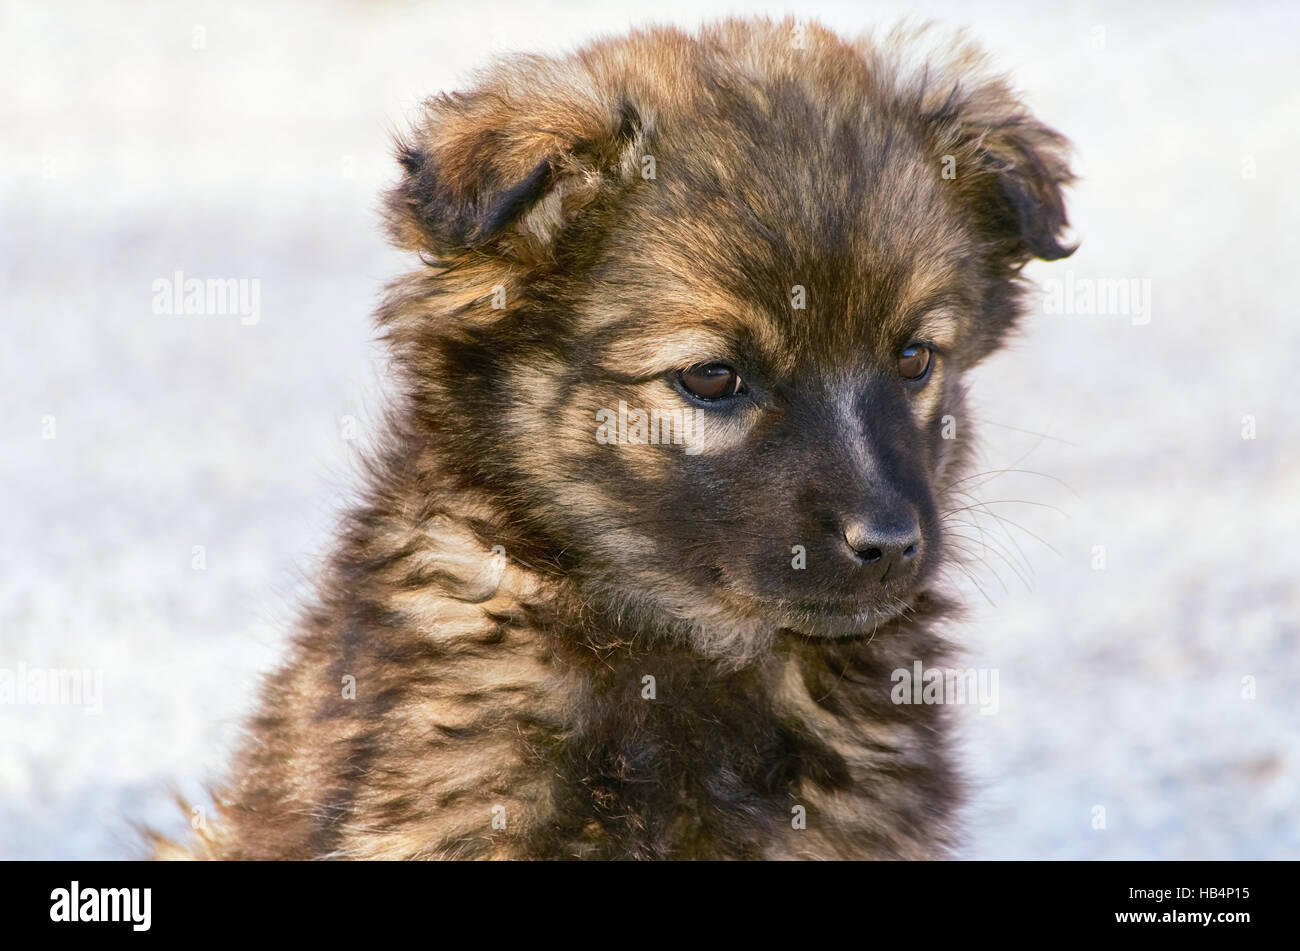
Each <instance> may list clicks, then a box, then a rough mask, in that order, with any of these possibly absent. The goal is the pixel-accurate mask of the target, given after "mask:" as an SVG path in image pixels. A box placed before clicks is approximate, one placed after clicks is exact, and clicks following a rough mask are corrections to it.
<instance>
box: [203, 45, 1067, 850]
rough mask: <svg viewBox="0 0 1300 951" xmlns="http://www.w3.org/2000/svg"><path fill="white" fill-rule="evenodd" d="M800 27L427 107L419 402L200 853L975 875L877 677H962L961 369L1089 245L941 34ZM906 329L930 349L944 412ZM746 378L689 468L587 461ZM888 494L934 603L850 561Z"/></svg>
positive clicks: (640, 448)
mask: <svg viewBox="0 0 1300 951" xmlns="http://www.w3.org/2000/svg"><path fill="white" fill-rule="evenodd" d="M795 29H796V27H795V24H793V23H791V22H785V23H771V22H767V21H729V22H726V23H722V24H719V25H716V26H713V27H709V28H706V29H704V30H703V31H702V32H701V33H699V34H698V35H688V34H686V33H683V32H680V31H678V30H674V29H651V30H644V31H640V32H636V33H633V34H631V35H630V36H627V37H624V38H619V39H613V40H606V41H601V42H598V43H595V44H593V45H590V46H588V47H586V48H585V49H583V50H581V51H580V52H578V53H576V54H574V55H571V56H566V57H563V58H556V59H549V58H539V57H524V58H516V59H511V60H508V61H506V62H503V63H500V64H498V65H496V66H494V67H492V68H491V69H489V70H488V71H486V72H485V73H484V74H482V76H481V77H480V78H479V80H478V82H477V84H476V85H474V86H473V88H472V89H471V90H470V91H469V92H467V93H463V94H456V95H444V96H439V97H437V98H435V99H433V100H431V101H430V102H429V103H428V104H427V105H426V107H425V110H424V114H423V116H422V117H421V119H420V121H419V123H418V124H417V125H416V127H415V129H414V131H413V132H412V134H411V135H410V136H409V137H408V138H407V139H406V140H405V141H404V142H402V143H401V145H400V148H399V159H400V161H401V163H402V166H403V168H404V177H403V179H402V181H401V182H400V184H399V185H398V186H397V187H396V188H395V189H394V190H393V192H392V194H391V195H390V196H389V199H388V206H387V207H388V217H389V222H390V226H391V231H392V234H393V236H394V239H395V240H396V242H397V243H398V244H399V245H400V246H402V247H404V248H407V249H410V250H413V251H417V252H419V253H420V254H421V255H422V256H423V259H424V263H425V266H424V267H423V268H422V269H421V270H419V271H418V272H417V273H415V274H412V275H411V276H410V277H408V278H406V279H405V280H403V281H400V282H398V283H397V284H396V285H395V286H394V287H393V288H392V290H391V294H390V296H389V299H388V301H387V303H386V304H385V306H384V307H383V309H382V311H381V312H380V315H379V320H380V324H381V326H382V328H383V331H384V333H385V336H386V339H387V341H388V344H389V346H390V347H391V350H392V354H393V356H394V358H395V361H394V362H395V365H396V367H397V368H398V373H399V383H400V390H401V399H400V400H399V401H398V403H397V405H396V406H395V407H394V408H393V409H392V412H391V414H390V425H389V433H388V435H387V437H386V440H385V442H384V449H383V450H382V452H380V453H379V454H378V457H377V458H376V459H374V460H373V462H372V465H371V474H370V478H369V483H368V489H367V501H366V503H365V504H364V505H362V506H361V507H360V508H358V509H357V510H356V511H355V512H354V513H353V514H352V515H351V516H350V517H349V518H348V520H347V523H346V525H345V527H344V529H343V531H342V534H341V538H340V540H339V543H338V546H337V550H336V554H335V556H334V558H333V559H332V562H331V564H330V567H329V569H328V571H327V573H326V574H325V576H324V578H323V580H322V583H321V587H320V591H321V593H320V597H319V601H318V603H317V604H316V606H315V607H314V608H313V609H312V610H311V611H309V612H308V613H307V614H306V616H305V617H304V618H303V620H302V622H301V624H300V625H299V628H298V631H297V633H296V636H295V638H294V641H293V646H292V649H291V651H290V654H289V656H288V660H287V662H286V663H285V665H284V666H283V667H282V668H281V669H280V670H279V671H278V672H277V673H275V674H274V675H273V676H271V677H270V678H269V679H268V680H267V682H266V686H265V691H264V695H263V698H262V702H261V708H260V710H259V712H258V713H257V715H256V716H255V717H254V718H253V719H252V721H251V722H250V724H249V737H248V741H247V743H246V745H245V747H244V749H243V752H242V753H241V755H240V756H239V758H238V761H237V763H236V766H235V769H234V774H233V777H232V778H231V782H230V785H229V787H228V789H227V790H226V791H225V792H224V793H222V794H221V796H220V797H219V799H220V801H221V803H222V808H221V815H220V816H219V817H218V820H217V821H216V822H215V823H214V824H213V826H212V827H211V828H210V829H208V830H205V831H203V832H202V833H201V835H200V837H199V839H198V841H196V843H194V844H193V845H192V846H187V847H185V848H184V849H183V851H187V852H190V853H192V854H195V855H199V856H204V857H218V858H322V857H346V858H511V857H518V858H532V857H555V858H563V857H593V858H728V857H730V858H805V857H807V858H814V857H827V858H833V857H842V858H929V857H939V856H943V855H945V854H947V853H948V850H949V848H950V847H951V846H952V845H953V842H954V829H955V827H956V822H955V819H954V810H955V808H956V806H957V805H958V803H959V799H960V782H959V780H958V778H957V776H956V775H955V772H954V769H953V767H952V766H951V764H950V762H949V756H948V752H947V750H946V747H945V744H946V740H945V737H946V730H945V723H944V715H943V712H942V710H943V708H942V707H937V706H899V705H895V704H894V703H892V702H891V700H890V689H891V686H892V684H891V679H890V672H891V671H892V670H894V669H896V668H909V669H910V668H911V666H912V663H913V662H914V661H916V660H920V661H922V662H923V663H924V664H926V665H934V664H941V663H943V662H944V658H945V655H946V651H947V647H946V645H945V642H944V640H943V639H942V637H941V636H940V635H939V634H938V633H936V631H935V625H936V623H937V621H939V620H940V619H941V618H942V617H944V616H945V615H946V614H948V613H949V612H950V610H951V608H950V606H949V605H948V604H947V602H946V599H945V598H944V597H943V595H942V590H941V588H942V585H941V581H940V579H941V575H942V572H941V570H940V569H941V568H942V566H943V565H944V564H945V563H946V561H947V559H948V557H949V555H948V552H947V551H946V549H945V547H944V539H943V515H944V513H945V512H947V511H949V510H950V509H951V508H952V507H953V506H954V505H955V504H956V503H955V501H954V499H955V498H956V495H955V491H954V489H953V485H954V483H955V482H956V481H957V480H958V479H960V477H961V476H962V474H963V471H964V470H963V467H964V465H965V463H966V456H967V454H968V447H969V440H968V437H967V433H966V428H967V427H966V421H965V416H964V414H963V393H962V386H961V374H962V373H963V372H964V371H965V370H967V369H968V368H969V367H970V366H972V365H973V364H975V363H976V362H977V361H979V360H980V359H982V358H983V357H984V356H986V355H987V354H988V353H990V352H992V351H993V350H994V349H995V348H996V347H997V346H998V345H999V343H1000V342H1001V341H1002V340H1003V339H1004V337H1005V336H1006V334H1007V333H1008V332H1009V331H1010V330H1011V328H1012V327H1013V324H1014V322H1015V319H1016V316H1017V307H1018V300H1019V294H1020V285H1019V281H1018V273H1019V269H1020V267H1021V266H1022V265H1023V264H1024V263H1025V262H1026V261H1028V260H1029V259H1030V258H1032V257H1045V258H1055V257H1061V256H1064V255H1065V254H1067V253H1069V249H1067V248H1064V247H1062V246H1061V245H1060V244H1059V243H1058V237H1059V234H1060V232H1061V230H1062V229H1063V228H1064V226H1065V224H1066V217H1065V211H1064V206H1063V204H1062V197H1061V188H1062V186H1063V185H1064V184H1066V183H1067V182H1068V181H1069V172H1068V170H1067V167H1066V164H1065V161H1064V158H1063V152H1064V140H1063V139H1061V138H1060V136H1058V135H1057V134H1056V133H1054V132H1053V131H1051V130H1050V129H1048V128H1046V127H1045V126H1043V125H1041V124H1040V123H1038V122H1037V121H1035V120H1034V119H1033V118H1032V117H1030V116H1029V115H1027V114H1026V113H1025V111H1024V110H1023V108H1022V106H1021V105H1020V103H1019V102H1018V101H1017V99H1016V98H1015V97H1014V96H1013V95H1012V93H1011V92H1010V91H1009V89H1008V87H1007V86H1006V85H1005V84H1004V83H1003V82H1002V81H1001V80H998V79H994V78H988V77H986V76H984V75H983V74H982V73H981V72H980V69H981V66H980V62H979V57H978V56H977V54H975V53H974V52H972V51H971V50H969V49H968V48H965V47H962V46H960V45H956V46H950V47H948V48H946V49H944V50H942V51H941V52H940V53H939V54H937V55H936V56H934V57H931V58H930V59H928V60H923V61H921V62H918V63H916V64H915V65H912V66H908V65H907V60H908V57H910V56H912V55H914V51H915V49H916V48H917V47H919V45H920V44H921V43H922V42H923V40H924V37H923V36H916V35H913V36H902V35H895V36H892V37H891V38H889V39H887V40H885V41H883V42H875V41H872V40H869V39H861V40H857V41H854V42H845V41H843V40H841V39H839V38H837V37H836V36H834V35H833V34H831V33H829V32H827V31H825V30H822V29H820V28H818V27H815V26H810V27H807V28H806V30H805V31H804V32H803V33H802V34H801V36H802V42H801V43H796V42H792V39H793V38H794V36H795ZM645 156H653V157H654V160H655V166H656V168H655V176H654V178H647V177H645V176H644V175H643V174H642V170H643V168H644V167H645V165H644V163H645ZM944 156H951V157H952V158H951V164H952V166H953V167H955V169H956V178H955V179H954V178H951V177H949V178H945V177H943V175H942V174H941V172H942V169H943V167H944V161H945V160H944ZM796 285H799V286H801V287H803V288H805V290H806V293H807V306H806V308H805V309H802V310H797V309H792V307H791V293H792V288H794V287H795V286H796ZM494 299H495V301H496V303H498V304H499V303H501V302H502V301H503V300H504V302H505V306H504V307H503V308H502V307H494V306H493V302H494ZM909 339H925V340H930V341H932V342H933V343H934V344H935V347H936V351H937V353H938V356H937V357H936V359H937V361H938V362H937V364H936V366H935V369H934V371H933V374H934V375H933V377H932V378H930V379H929V381H928V382H927V383H926V384H925V385H924V388H923V389H920V388H918V389H916V390H915V392H913V391H911V390H908V391H904V390H903V389H901V388H900V384H899V382H898V381H897V379H896V375H894V369H893V368H894V362H893V361H895V360H896V353H897V350H898V348H899V347H901V346H903V345H905V344H907V342H908V340H909ZM723 357H726V358H728V359H729V360H731V361H732V362H733V363H735V364H736V365H737V366H738V367H740V368H741V375H742V377H745V378H746V379H748V380H751V381H752V382H753V387H754V389H753V392H752V394H751V397H750V398H747V399H746V400H745V401H741V402H738V403H736V404H735V405H734V407H733V408H732V409H727V410H718V409H714V408H709V409H707V411H705V412H704V413H703V414H702V415H703V418H704V421H703V423H702V424H701V426H702V430H701V433H700V437H699V441H700V444H701V446H702V450H701V451H700V452H699V453H698V454H697V455H694V456H691V455H687V454H685V453H684V452H683V451H682V447H680V446H663V445H601V444H598V442H597V441H596V439H595V438H594V432H595V423H594V422H593V420H594V418H595V417H594V412H595V410H598V409H600V408H602V407H616V406H617V405H618V402H619V401H620V400H623V401H626V402H627V403H628V405H629V406H633V407H645V408H663V409H673V408H678V409H680V408H681V407H682V405H683V402H684V401H686V402H688V400H687V398H686V397H685V396H683V395H682V394H681V393H680V392H679V391H677V390H675V389H674V388H673V386H672V385H671V384H670V383H669V382H666V381H668V380H671V379H672V374H673V373H674V372H675V371H678V370H682V369H684V368H686V367H689V366H691V365H693V364H697V363H700V362H702V361H707V360H716V359H721V358H723ZM746 374H748V376H746ZM945 415H949V416H953V417H954V418H955V419H957V420H958V421H959V428H960V434H961V436H960V438H958V439H956V440H951V439H943V438H941V437H940V428H941V419H942V418H943V417H944V416H945ZM891 500H893V501H891ZM897 500H907V501H908V503H909V504H911V505H914V506H915V507H916V509H917V511H919V512H920V523H921V526H922V529H921V530H922V532H923V545H924V548H923V562H922V567H921V568H920V569H918V574H917V575H916V576H915V578H914V579H913V581H911V582H908V583H907V584H906V585H905V584H904V583H903V582H902V581H897V582H891V581H889V580H888V573H887V572H886V573H885V576H884V577H882V578H878V577H875V576H872V577H869V578H868V577H866V576H863V575H861V573H860V572H861V568H860V566H856V565H855V564H850V563H849V562H848V561H846V560H844V558H842V555H843V551H842V549H843V541H844V537H843V535H842V534H838V535H837V532H840V528H839V522H838V521H837V519H838V518H840V517H841V516H843V515H844V513H845V512H846V511H848V510H857V509H863V508H865V509H866V510H869V511H873V512H875V511H879V510H880V509H881V508H883V507H888V506H889V505H892V504H894V501H897ZM873 506H874V508H873ZM855 507H856V508H855ZM796 545H801V546H803V547H804V548H805V549H806V551H807V555H808V568H807V570H804V571H795V570H792V567H791V557H792V555H791V552H792V550H793V547H794V546H796ZM837 546H838V547H837ZM854 572H859V573H858V574H854ZM859 581H860V582H861V583H860V586H858V585H859ZM646 676H651V677H653V678H654V685H655V686H654V692H655V697H654V699H645V698H644V697H643V691H644V690H645V689H646V687H645V683H646V682H645V680H644V678H645V677H646ZM347 677H353V678H355V685H356V688H355V689H356V695H355V698H354V699H349V698H345V697H344V696H343V695H342V694H343V682H344V678H347ZM799 806H802V807H803V808H804V809H805V810H806V814H807V825H806V828H795V827H794V826H796V825H797V823H792V810H793V809H795V807H799ZM494 817H495V818H496V820H497V821H496V823H495V824H494V821H493V820H494ZM502 820H504V822H502ZM502 825H504V827H501V826H502Z"/></svg>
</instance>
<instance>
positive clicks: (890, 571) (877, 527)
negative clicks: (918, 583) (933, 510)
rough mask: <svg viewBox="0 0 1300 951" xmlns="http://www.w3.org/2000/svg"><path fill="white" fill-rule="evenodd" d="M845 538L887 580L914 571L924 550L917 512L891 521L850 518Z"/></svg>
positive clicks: (846, 524) (863, 562)
mask: <svg viewBox="0 0 1300 951" xmlns="http://www.w3.org/2000/svg"><path fill="white" fill-rule="evenodd" d="M844 540H845V541H846V542H848V545H849V548H850V549H851V550H852V552H853V554H854V555H855V556H856V557H857V559H858V560H859V561H860V562H862V564H863V565H867V566H871V567H872V568H874V569H875V574H876V577H877V579H878V580H880V581H885V580H888V579H889V578H891V577H894V578H897V577H900V576H902V575H905V574H910V573H911V572H912V570H913V568H915V566H916V561H917V555H919V554H920V552H921V526H920V524H919V523H918V521H917V518H916V516H915V515H907V516H899V517H895V518H893V519H890V520H888V521H886V520H869V519H864V518H854V519H850V520H849V521H848V522H846V523H845V525H844Z"/></svg>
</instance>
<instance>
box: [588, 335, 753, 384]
mask: <svg viewBox="0 0 1300 951" xmlns="http://www.w3.org/2000/svg"><path fill="white" fill-rule="evenodd" d="M734 354H735V345H734V343H733V341H732V340H730V339H729V338H728V337H727V336H725V335H723V334H720V333H716V332H712V331H709V330H705V329H702V328H692V329H690V330H682V331H677V332H675V333H673V332H669V333H662V332H660V333H655V332H654V331H652V330H649V329H647V330H646V333H645V335H644V336H643V337H641V338H639V339H638V338H637V337H636V336H635V335H633V336H631V337H621V338H619V339H617V340H614V341H611V342H610V343H608V344H607V345H606V346H605V347H604V349H602V350H601V351H600V353H599V354H598V355H597V358H596V363H597V365H598V366H599V367H600V368H601V369H602V370H604V371H605V372H607V373H608V374H609V375H610V376H611V377H613V378H614V379H621V380H624V381H625V382H635V381H637V380H644V379H648V378H649V377H653V376H658V375H659V374H661V373H667V372H668V371H669V370H685V369H686V368H687V367H690V366H694V365H695V364H697V363H708V362H711V361H727V360H731V359H734Z"/></svg>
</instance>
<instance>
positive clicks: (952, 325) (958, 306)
mask: <svg viewBox="0 0 1300 951" xmlns="http://www.w3.org/2000/svg"><path fill="white" fill-rule="evenodd" d="M970 306H971V303H970V301H968V300H967V299H966V298H965V297H963V296H962V295H960V294H936V295H934V296H932V297H927V298H925V299H924V300H923V301H921V302H920V303H918V304H915V305H913V306H912V307H909V308H908V310H907V312H906V319H905V322H906V325H907V326H908V327H909V328H913V332H914V333H917V334H922V335H924V336H927V337H930V338H931V340H932V341H934V342H936V343H944V344H950V343H951V342H952V341H953V340H955V339H956V337H957V334H958V331H959V330H960V326H961V325H960V322H959V317H958V315H959V314H961V313H962V312H963V311H965V310H966V309H968V308H969V307H970Z"/></svg>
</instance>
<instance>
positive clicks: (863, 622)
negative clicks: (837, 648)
mask: <svg viewBox="0 0 1300 951" xmlns="http://www.w3.org/2000/svg"><path fill="white" fill-rule="evenodd" d="M755 600H756V601H757V602H758V603H759V604H760V606H761V607H762V610H763V612H764V613H765V614H767V615H768V616H770V617H772V618H773V619H774V620H776V622H777V624H778V625H779V626H780V628H781V630H782V631H783V632H788V633H790V634H794V635H799V636H802V637H824V638H835V639H842V638H851V637H859V636H863V637H869V636H872V635H873V634H875V633H877V632H878V631H879V630H880V629H881V628H882V627H883V626H885V625H887V624H888V623H890V622H891V621H895V620H897V619H898V618H901V617H903V616H905V615H906V614H907V613H908V612H909V611H911V609H912V605H911V603H910V602H911V599H910V598H908V599H904V598H885V599H879V600H870V601H866V600H804V599H800V600H785V599H778V598H756V599H755Z"/></svg>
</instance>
